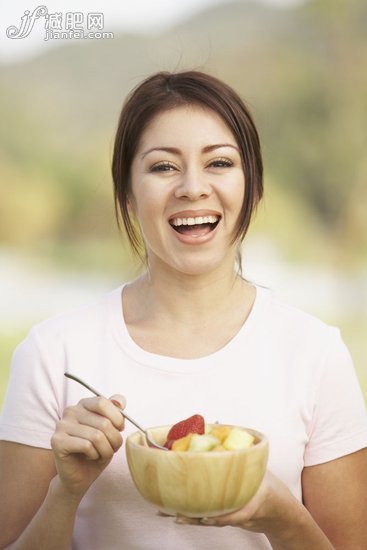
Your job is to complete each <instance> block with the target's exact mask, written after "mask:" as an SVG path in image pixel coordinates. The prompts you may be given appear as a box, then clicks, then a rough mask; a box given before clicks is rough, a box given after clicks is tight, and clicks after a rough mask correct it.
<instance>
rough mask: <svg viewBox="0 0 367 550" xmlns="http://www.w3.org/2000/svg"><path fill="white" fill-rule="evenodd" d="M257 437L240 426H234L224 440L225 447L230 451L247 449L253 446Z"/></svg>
mask: <svg viewBox="0 0 367 550" xmlns="http://www.w3.org/2000/svg"><path fill="white" fill-rule="evenodd" d="M254 441H255V438H254V436H253V435H251V434H249V433H248V432H246V431H245V430H241V429H240V428H232V429H231V431H230V433H229V434H228V436H227V437H226V439H225V440H224V441H223V447H224V448H225V449H227V450H228V451H235V450H237V449H245V448H246V447H251V445H252V444H253V442H254Z"/></svg>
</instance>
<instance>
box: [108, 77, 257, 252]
mask: <svg viewBox="0 0 367 550" xmlns="http://www.w3.org/2000/svg"><path fill="white" fill-rule="evenodd" d="M192 104H194V105H195V104H197V105H200V106H203V107H206V108H209V109H212V110H213V111H214V112H215V113H217V114H218V115H219V116H220V117H221V118H222V119H223V121H224V122H225V123H226V125H227V126H228V128H229V129H230V130H231V131H232V133H233V135H234V137H235V139H236V141H237V144H238V146H239V149H240V155H241V160H242V165H243V171H244V175H245V186H246V189H245V195H244V201H243V204H242V209H241V213H240V216H239V219H238V223H237V227H236V229H235V233H234V237H233V242H235V241H236V240H237V239H238V240H239V241H242V239H243V238H244V236H245V234H246V232H247V229H248V227H249V224H250V221H251V216H252V214H253V211H254V210H255V208H256V206H257V204H258V202H259V201H260V199H261V197H262V194H263V165H262V157H261V148H260V141H259V136H258V133H257V130H256V127H255V124H254V121H253V119H252V117H251V114H250V113H249V111H248V109H247V107H246V105H245V104H244V103H243V101H242V100H241V98H240V97H239V96H238V94H237V93H236V92H235V91H234V90H233V89H232V88H231V87H230V86H228V85H227V84H225V83H224V82H222V81H221V80H219V79H217V78H215V77H213V76H210V75H208V74H205V73H202V72H199V71H186V72H178V73H169V72H159V73H156V74H154V75H152V76H150V77H148V78H147V79H146V80H144V81H143V82H142V83H141V84H139V85H138V86H137V87H136V88H135V89H133V90H132V92H131V93H130V95H129V96H128V97H127V99H126V101H125V103H124V106H123V109H122V112H121V115H120V119H119V123H118V127H117V132H116V138H115V144H114V150H113V158H112V177H113V182H114V197H115V210H116V216H117V221H118V223H119V214H120V215H121V218H122V221H123V223H124V226H125V230H126V233H127V237H128V239H129V241H130V244H131V246H132V248H133V250H134V251H135V252H137V253H138V255H140V251H141V247H142V242H141V237H140V234H139V233H138V232H137V230H136V227H135V226H134V223H133V221H132V219H131V217H130V214H129V209H128V201H129V197H130V193H131V178H130V170H131V165H132V162H133V159H134V155H135V153H136V151H137V148H138V145H139V141H140V138H141V136H142V134H143V132H144V130H145V128H146V127H147V126H148V124H149V123H150V122H151V120H152V119H153V118H154V117H155V116H156V115H157V114H159V113H161V112H163V111H167V110H169V109H173V108H175V107H179V106H182V105H192Z"/></svg>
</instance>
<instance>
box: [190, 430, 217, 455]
mask: <svg viewBox="0 0 367 550" xmlns="http://www.w3.org/2000/svg"><path fill="white" fill-rule="evenodd" d="M217 445H220V441H219V439H218V438H217V437H214V436H213V435H210V434H203V435H199V434H193V435H192V439H191V442H190V446H189V449H188V450H189V451H195V452H203V451H211V450H212V449H213V448H214V447H216V446H217Z"/></svg>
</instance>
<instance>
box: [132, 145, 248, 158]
mask: <svg viewBox="0 0 367 550" xmlns="http://www.w3.org/2000/svg"><path fill="white" fill-rule="evenodd" d="M221 147H232V149H235V150H236V151H237V152H238V153H239V152H240V150H239V148H238V147H236V145H233V144H232V143H215V144H213V145H206V146H205V147H203V148H202V152H203V153H210V152H211V151H214V150H215V149H220V148H221ZM153 151H164V152H165V153H173V154H174V155H180V154H182V151H181V150H180V149H178V148H177V147H163V146H159V147H151V148H150V149H147V150H146V151H144V153H142V155H141V158H142V159H143V158H144V157H146V156H147V155H148V154H149V153H152V152H153Z"/></svg>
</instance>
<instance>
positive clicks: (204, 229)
mask: <svg viewBox="0 0 367 550" xmlns="http://www.w3.org/2000/svg"><path fill="white" fill-rule="evenodd" d="M219 221H220V216H197V217H195V218H172V219H171V220H169V223H170V225H171V227H173V229H174V230H175V231H177V233H181V235H192V236H193V237H201V236H203V235H207V234H208V233H210V232H211V231H214V229H215V228H216V227H217V225H218V223H219Z"/></svg>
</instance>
